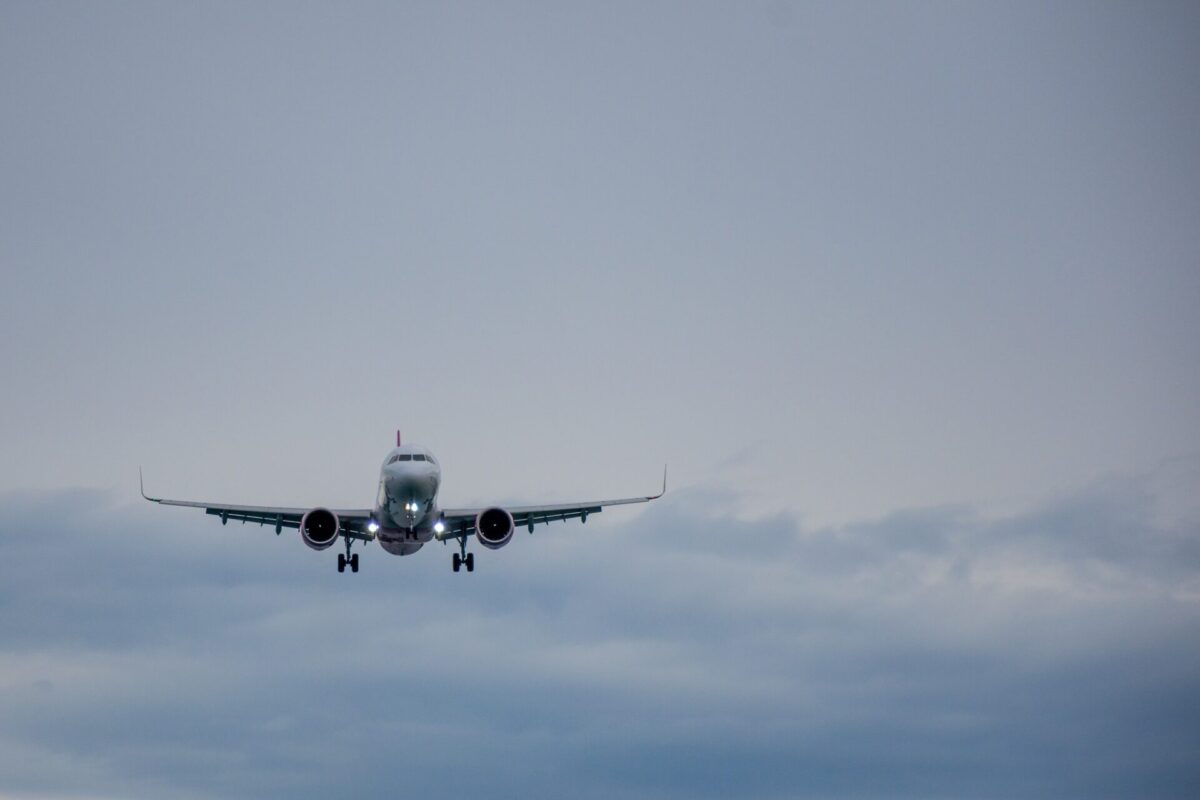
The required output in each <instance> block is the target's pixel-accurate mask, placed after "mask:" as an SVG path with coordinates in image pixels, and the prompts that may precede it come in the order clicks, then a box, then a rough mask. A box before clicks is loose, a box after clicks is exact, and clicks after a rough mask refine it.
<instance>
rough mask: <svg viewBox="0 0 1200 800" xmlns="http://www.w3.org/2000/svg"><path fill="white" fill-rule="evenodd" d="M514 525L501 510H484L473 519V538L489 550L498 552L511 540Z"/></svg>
mask: <svg viewBox="0 0 1200 800" xmlns="http://www.w3.org/2000/svg"><path fill="white" fill-rule="evenodd" d="M515 529H516V525H515V524H514V523H513V516H512V514H510V513H508V512H507V511H505V510H504V509H503V508H485V509H484V510H483V511H480V512H479V516H477V517H475V538H476V539H478V540H479V543H480V544H481V545H483V546H484V547H486V548H487V549H489V550H499V549H500V548H501V547H504V545H506V544H508V543H509V541H511V540H512V537H513V531H514V530H515Z"/></svg>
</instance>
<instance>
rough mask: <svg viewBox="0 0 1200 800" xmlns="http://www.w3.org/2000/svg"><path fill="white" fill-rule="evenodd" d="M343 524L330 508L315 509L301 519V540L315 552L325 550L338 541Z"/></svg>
mask: <svg viewBox="0 0 1200 800" xmlns="http://www.w3.org/2000/svg"><path fill="white" fill-rule="evenodd" d="M340 526H341V523H340V522H339V521H338V517H337V514H335V513H333V512H332V511H330V510H329V509H328V508H314V509H313V510H312V511H309V512H308V513H307V514H305V515H304V516H303V517H301V518H300V538H301V539H303V540H304V543H305V544H306V545H308V546H309V547H311V548H312V549H313V550H324V549H325V548H327V547H329V546H330V545H331V544H333V543H334V542H336V541H337V538H338V528H339V527H340Z"/></svg>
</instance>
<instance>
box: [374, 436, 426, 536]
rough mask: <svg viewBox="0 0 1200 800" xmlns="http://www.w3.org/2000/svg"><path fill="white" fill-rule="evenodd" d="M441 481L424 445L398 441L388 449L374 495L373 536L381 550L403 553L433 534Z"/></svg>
mask: <svg viewBox="0 0 1200 800" xmlns="http://www.w3.org/2000/svg"><path fill="white" fill-rule="evenodd" d="M441 482H442V470H441V467H439V466H438V463H437V460H436V459H435V458H434V457H433V454H432V453H430V452H429V451H428V450H426V449H425V448H423V447H417V446H415V445H402V446H400V447H394V448H392V449H391V450H390V451H389V452H388V454H387V456H386V457H385V458H384V459H383V465H382V466H381V467H380V468H379V494H378V495H377V496H376V498H375V523H376V524H377V525H378V526H379V530H378V531H376V532H375V536H376V538H377V539H378V541H379V544H380V545H381V546H382V547H383V549H384V550H387V551H388V552H389V553H392V554H393V555H398V556H406V555H409V554H410V553H415V552H417V551H418V550H420V549H421V546H422V545H423V544H425V543H426V542H428V541H429V540H430V539H432V538H433V534H434V525H435V524H436V523H437V521H438V518H439V516H440V512H439V510H438V505H437V493H438V487H439V486H440V485H441Z"/></svg>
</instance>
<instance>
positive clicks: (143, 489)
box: [138, 466, 162, 503]
mask: <svg viewBox="0 0 1200 800" xmlns="http://www.w3.org/2000/svg"><path fill="white" fill-rule="evenodd" d="M138 491H139V492H141V493H142V499H143V500H149V501H150V502H151V503H161V502H162V498H161V497H150V496H149V495H147V494H146V482H145V480H144V479H143V478H142V468H141V466H139V467H138Z"/></svg>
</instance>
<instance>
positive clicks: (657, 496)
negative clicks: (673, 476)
mask: <svg viewBox="0 0 1200 800" xmlns="http://www.w3.org/2000/svg"><path fill="white" fill-rule="evenodd" d="M666 493H667V465H666V464H663V485H662V491H661V492H659V493H658V494H656V495H651V496H650V497H647V498H646V499H647V500H657V499H658V498H660V497H662V496H663V495H664V494H666Z"/></svg>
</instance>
